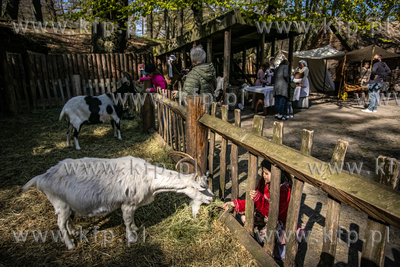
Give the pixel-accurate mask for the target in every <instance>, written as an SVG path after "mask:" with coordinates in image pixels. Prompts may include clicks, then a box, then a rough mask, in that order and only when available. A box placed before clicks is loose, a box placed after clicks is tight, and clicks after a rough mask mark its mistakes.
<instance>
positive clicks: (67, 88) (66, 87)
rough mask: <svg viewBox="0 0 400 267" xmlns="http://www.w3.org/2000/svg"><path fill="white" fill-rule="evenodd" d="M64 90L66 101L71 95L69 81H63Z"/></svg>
mask: <svg viewBox="0 0 400 267" xmlns="http://www.w3.org/2000/svg"><path fill="white" fill-rule="evenodd" d="M65 89H66V91H67V97H68V99H71V96H72V93H71V91H70V89H69V81H68V79H65Z"/></svg>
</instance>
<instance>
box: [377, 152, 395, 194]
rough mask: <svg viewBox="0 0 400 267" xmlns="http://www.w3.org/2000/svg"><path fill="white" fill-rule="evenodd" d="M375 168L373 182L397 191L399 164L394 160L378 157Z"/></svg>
mask: <svg viewBox="0 0 400 267" xmlns="http://www.w3.org/2000/svg"><path fill="white" fill-rule="evenodd" d="M376 160H377V163H376V165H377V166H380V167H381V168H377V170H375V173H374V181H375V182H378V183H381V184H384V185H387V186H390V187H391V188H393V189H394V190H396V189H397V186H398V185H399V179H400V177H399V169H400V168H399V165H400V162H399V161H396V159H394V158H390V157H385V156H382V155H380V156H379V157H378V158H377V159H376Z"/></svg>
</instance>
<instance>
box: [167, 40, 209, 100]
mask: <svg viewBox="0 0 400 267" xmlns="http://www.w3.org/2000/svg"><path fill="white" fill-rule="evenodd" d="M190 59H191V61H192V64H193V65H192V69H191V70H190V72H189V73H188V75H187V76H186V81H185V83H184V85H183V89H182V99H184V98H185V97H186V96H188V95H196V94H198V95H200V94H211V96H212V98H213V99H212V100H213V101H214V100H215V97H214V92H215V89H216V87H217V78H216V73H215V68H214V66H213V64H212V63H205V62H206V52H205V51H204V50H203V47H202V46H201V45H197V46H194V47H193V48H192V49H191V50H190ZM177 92H178V91H176V90H175V91H173V92H172V96H173V97H175V98H179V95H178V94H177Z"/></svg>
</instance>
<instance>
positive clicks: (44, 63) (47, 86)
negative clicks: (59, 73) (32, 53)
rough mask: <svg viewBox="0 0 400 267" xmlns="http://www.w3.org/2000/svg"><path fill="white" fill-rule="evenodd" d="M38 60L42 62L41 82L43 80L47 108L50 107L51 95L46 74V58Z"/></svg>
mask: <svg viewBox="0 0 400 267" xmlns="http://www.w3.org/2000/svg"><path fill="white" fill-rule="evenodd" d="M40 60H41V61H42V69H43V80H44V86H45V88H46V94H47V101H48V103H49V107H52V104H51V94H50V85H49V75H48V72H47V64H46V57H45V55H42V56H41V57H40Z"/></svg>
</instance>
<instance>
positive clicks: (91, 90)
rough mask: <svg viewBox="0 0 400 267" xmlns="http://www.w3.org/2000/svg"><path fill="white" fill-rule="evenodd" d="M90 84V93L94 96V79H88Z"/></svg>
mask: <svg viewBox="0 0 400 267" xmlns="http://www.w3.org/2000/svg"><path fill="white" fill-rule="evenodd" d="M88 85H89V94H90V96H94V92H93V83H92V80H89V81H88Z"/></svg>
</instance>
